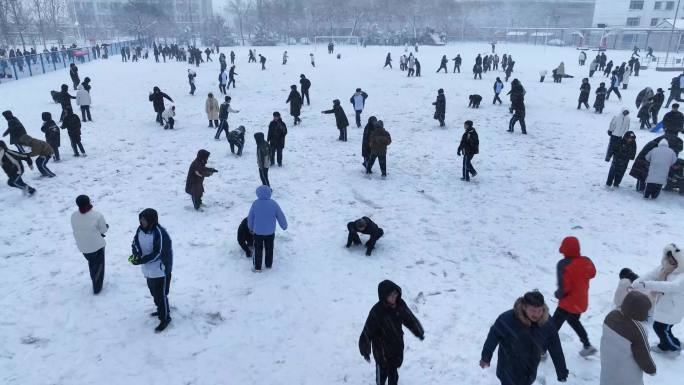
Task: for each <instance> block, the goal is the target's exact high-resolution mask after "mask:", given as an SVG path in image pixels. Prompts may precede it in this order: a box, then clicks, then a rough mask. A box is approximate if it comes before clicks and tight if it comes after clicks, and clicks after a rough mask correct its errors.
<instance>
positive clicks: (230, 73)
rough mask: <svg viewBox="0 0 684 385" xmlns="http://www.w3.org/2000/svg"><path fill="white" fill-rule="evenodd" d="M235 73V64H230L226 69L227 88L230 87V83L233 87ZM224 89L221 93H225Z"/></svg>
mask: <svg viewBox="0 0 684 385" xmlns="http://www.w3.org/2000/svg"><path fill="white" fill-rule="evenodd" d="M235 75H237V72H235V66H234V65H231V66H230V69H229V70H228V85H227V88H230V85H231V83H232V84H233V88H235ZM225 93H226V90H225V89H224V90H223V94H224V95H225Z"/></svg>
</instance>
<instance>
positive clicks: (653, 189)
mask: <svg viewBox="0 0 684 385" xmlns="http://www.w3.org/2000/svg"><path fill="white" fill-rule="evenodd" d="M662 189H663V185H662V184H658V183H646V189H645V190H644V198H650V199H656V198H658V195H660V190H662Z"/></svg>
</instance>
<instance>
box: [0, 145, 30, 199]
mask: <svg viewBox="0 0 684 385" xmlns="http://www.w3.org/2000/svg"><path fill="white" fill-rule="evenodd" d="M0 161H1V162H2V170H3V171H4V172H5V174H7V178H8V179H7V185H9V186H10V187H16V188H18V189H21V190H22V191H23V193H24V194H25V195H29V196H30V195H33V194H34V193H35V192H36V189H34V188H33V187H31V186H29V185H27V184H26V183H25V182H24V181H23V179H21V176H22V175H23V174H24V165H23V163H22V161H24V162H26V164H28V167H29V169H31V170H33V161H32V160H31V157H30V156H28V154H24V153H21V152H16V151H12V150H10V149H8V148H7V145H6V144H5V142H3V141H2V140H0Z"/></svg>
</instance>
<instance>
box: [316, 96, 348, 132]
mask: <svg viewBox="0 0 684 385" xmlns="http://www.w3.org/2000/svg"><path fill="white" fill-rule="evenodd" d="M321 113H324V114H335V123H336V124H337V129H338V130H339V131H340V137H339V138H338V140H341V141H343V142H346V141H347V126H349V120H347V115H346V114H345V113H344V109H342V106H341V105H340V101H339V99H335V100H333V108H332V109H330V110H325V111H321Z"/></svg>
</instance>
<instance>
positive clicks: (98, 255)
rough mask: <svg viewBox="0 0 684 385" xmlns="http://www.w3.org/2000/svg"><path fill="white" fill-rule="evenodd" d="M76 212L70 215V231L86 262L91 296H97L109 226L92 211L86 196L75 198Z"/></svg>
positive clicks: (103, 267) (101, 280)
mask: <svg viewBox="0 0 684 385" xmlns="http://www.w3.org/2000/svg"><path fill="white" fill-rule="evenodd" d="M76 206H78V210H76V211H75V212H74V213H73V214H71V230H72V231H73V233H74V239H75V240H76V246H77V247H78V250H79V251H80V252H81V253H83V256H84V257H85V259H86V260H87V261H88V270H90V280H91V281H92V284H93V294H99V293H100V291H101V290H102V283H103V281H104V274H105V245H106V242H105V239H104V236H105V233H107V230H108V229H109V225H108V224H107V221H105V218H104V216H103V215H102V214H100V212H99V211H95V210H93V205H92V202H91V201H90V198H89V197H88V196H87V195H79V196H78V197H76Z"/></svg>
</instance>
